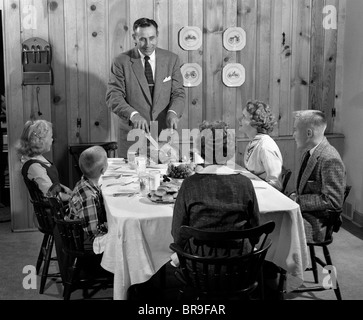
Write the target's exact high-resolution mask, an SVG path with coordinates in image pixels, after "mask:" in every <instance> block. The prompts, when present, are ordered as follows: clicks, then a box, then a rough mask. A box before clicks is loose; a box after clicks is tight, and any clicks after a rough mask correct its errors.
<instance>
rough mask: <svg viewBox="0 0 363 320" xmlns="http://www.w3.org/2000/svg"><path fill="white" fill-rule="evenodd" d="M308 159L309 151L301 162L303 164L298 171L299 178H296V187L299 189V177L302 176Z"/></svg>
mask: <svg viewBox="0 0 363 320" xmlns="http://www.w3.org/2000/svg"><path fill="white" fill-rule="evenodd" d="M309 158H310V151H308V152H306V154H305V157H304V160H303V162H302V164H301V167H300V171H299V176H298V178H297V186H298V187H299V184H300V179H301V176H302V174H303V172H304V171H305V168H306V165H307V163H308V160H309Z"/></svg>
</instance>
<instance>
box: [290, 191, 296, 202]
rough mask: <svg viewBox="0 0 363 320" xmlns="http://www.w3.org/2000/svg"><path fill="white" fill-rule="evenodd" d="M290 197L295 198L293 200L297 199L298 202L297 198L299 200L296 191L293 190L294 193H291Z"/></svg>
mask: <svg viewBox="0 0 363 320" xmlns="http://www.w3.org/2000/svg"><path fill="white" fill-rule="evenodd" d="M289 198H290V199H291V200H293V201H295V202H296V200H297V195H296V193H295V192H292V193H291V194H290V195H289Z"/></svg>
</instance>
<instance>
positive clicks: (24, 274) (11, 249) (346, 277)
mask: <svg viewBox="0 0 363 320" xmlns="http://www.w3.org/2000/svg"><path fill="white" fill-rule="evenodd" d="M10 228H11V226H10V222H2V223H0V256H1V260H0V300H62V299H63V297H62V290H63V287H62V284H61V282H60V281H59V280H57V279H49V280H48V281H47V284H46V288H45V292H44V294H39V283H40V277H39V276H36V277H34V278H33V279H34V280H35V281H33V282H34V283H36V284H35V285H33V286H31V284H32V283H33V282H32V273H31V271H32V269H34V267H33V266H34V265H35V262H36V259H37V256H38V250H39V247H40V243H41V240H42V234H41V233H40V232H23V233H13V232H11V229H10ZM329 248H330V252H331V256H332V258H333V262H334V263H335V266H336V268H337V270H338V278H339V284H340V288H341V292H342V296H343V299H344V300H363V270H362V268H361V266H362V265H363V254H362V248H363V230H362V228H358V227H357V226H355V225H354V224H352V223H351V222H349V221H344V223H343V228H341V230H340V231H339V233H337V234H335V237H334V242H333V244H332V245H331V246H330V247H329ZM29 270H30V271H29ZM50 272H58V268H57V265H56V262H52V263H51V267H50ZM305 274H306V279H305V280H306V281H305V284H304V285H306V286H311V285H313V283H312V280H313V277H312V273H311V272H306V273H305ZM319 275H320V281H323V280H322V279H323V278H324V276H325V275H324V274H322V272H321V270H320V273H319ZM175 281H176V280H175V278H174V276H173V274H172V272H171V271H170V270H168V271H167V291H166V292H164V295H163V296H161V292H160V291H159V290H158V286H159V279H158V278H157V277H155V278H154V279H152V280H151V281H150V282H149V283H146V284H143V285H140V286H135V287H134V288H133V289H134V290H132V291H130V292H132V295H131V296H130V297H131V298H133V299H141V300H146V301H147V300H155V299H159V298H160V299H162V300H165V301H167V300H174V299H176V298H177V290H176V286H177V283H176V282H175ZM284 298H285V300H335V299H336V298H335V295H334V292H333V291H332V290H328V291H324V292H312V293H303V294H295V293H288V294H285V297H284ZM71 299H72V300H81V299H83V297H82V291H81V290H77V291H75V292H73V293H72V296H71ZM92 299H112V289H106V290H103V289H102V290H100V291H98V292H96V293H95V294H94V296H93V297H92Z"/></svg>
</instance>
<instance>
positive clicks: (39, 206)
mask: <svg viewBox="0 0 363 320" xmlns="http://www.w3.org/2000/svg"><path fill="white" fill-rule="evenodd" d="M24 182H25V185H26V187H27V189H28V192H29V195H30V202H31V203H32V205H33V209H34V214H35V216H36V218H37V222H38V230H39V231H40V232H41V233H43V241H42V244H41V246H40V251H39V255H38V259H37V263H36V272H37V274H39V271H40V268H41V266H42V264H43V270H42V275H41V280H40V288H39V293H40V294H43V293H44V288H45V284H46V280H47V278H49V277H51V278H57V277H60V274H59V273H55V274H48V271H49V265H50V262H51V261H52V260H53V261H56V260H57V257H52V251H53V246H54V220H53V217H52V213H51V205H50V203H49V202H48V200H47V198H46V197H44V196H43V193H42V191H41V190H40V189H39V187H38V184H37V182H36V181H35V180H30V179H24Z"/></svg>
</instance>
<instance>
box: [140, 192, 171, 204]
mask: <svg viewBox="0 0 363 320" xmlns="http://www.w3.org/2000/svg"><path fill="white" fill-rule="evenodd" d="M147 198H148V199H149V200H150V201H151V202H154V203H160V204H174V203H175V199H174V201H163V200H162V199H160V200H154V199H151V194H150V193H149V194H148V195H147Z"/></svg>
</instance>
